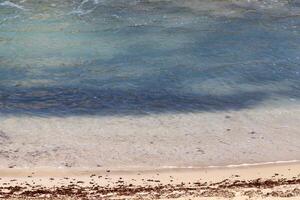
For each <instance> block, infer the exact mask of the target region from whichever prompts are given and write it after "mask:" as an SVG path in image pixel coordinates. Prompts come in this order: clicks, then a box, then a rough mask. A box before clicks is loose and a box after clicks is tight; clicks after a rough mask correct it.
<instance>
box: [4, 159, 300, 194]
mask: <svg viewBox="0 0 300 200" xmlns="http://www.w3.org/2000/svg"><path fill="white" fill-rule="evenodd" d="M0 176H1V177H2V178H1V180H0V185H1V193H0V195H1V197H2V198H6V199H25V198H34V199H45V198H46V199H177V198H178V199H249V198H251V199H300V164H299V163H289V164H269V165H257V166H240V167H222V168H193V169H192V168H173V169H151V170H150V169H125V168H124V169H122V170H121V169H103V168H99V169H97V168H96V169H91V168H90V169H88V168H86V169H83V168H74V169H67V168H65V169H57V168H35V169H17V168H15V169H1V170H0Z"/></svg>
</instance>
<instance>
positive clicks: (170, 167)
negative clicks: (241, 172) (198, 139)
mask: <svg viewBox="0 0 300 200" xmlns="http://www.w3.org/2000/svg"><path fill="white" fill-rule="evenodd" d="M291 163H300V160H286V161H281V160H280V161H274V162H259V163H242V164H232V165H209V166H207V167H197V166H187V167H179V166H162V167H161V168H162V169H206V168H238V167H251V166H252V167H253V166H262V165H274V164H291Z"/></svg>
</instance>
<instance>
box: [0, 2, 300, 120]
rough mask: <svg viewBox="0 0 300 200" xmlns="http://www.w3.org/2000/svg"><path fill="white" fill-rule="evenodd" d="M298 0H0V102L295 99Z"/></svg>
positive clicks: (36, 106)
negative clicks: (233, 1) (234, 0)
mask: <svg viewBox="0 0 300 200" xmlns="http://www.w3.org/2000/svg"><path fill="white" fill-rule="evenodd" d="M299 16H300V3H299V2H298V1H271V0H268V1H259V2H257V1H243V0H241V1H236V2H235V3H232V2H229V1H228V2H226V1H196V0H191V1H183V0H182V1H180V0H177V1H176V0H174V1H159V0H156V1H154V0H153V1H151V0H140V1H137V0H136V1H134V0H122V1H114V0H113V1H108V0H102V1H101V0H84V1H79V0H74V1H72V0H67V1H55V0H52V1H50V0H48V1H34V0H27V1H2V0H0V112H1V113H4V114H30V115H32V114H33V115H35V114H42V115H86V114H87V115H89V114H98V115H112V114H147V113H165V112H201V111H220V110H232V109H234V110H237V109H244V108H254V107H256V106H260V105H264V104H274V105H282V104H288V103H290V102H291V103H295V102H296V103H297V102H298V101H299V99H300V66H299V64H300V45H299V44H300V17H299Z"/></svg>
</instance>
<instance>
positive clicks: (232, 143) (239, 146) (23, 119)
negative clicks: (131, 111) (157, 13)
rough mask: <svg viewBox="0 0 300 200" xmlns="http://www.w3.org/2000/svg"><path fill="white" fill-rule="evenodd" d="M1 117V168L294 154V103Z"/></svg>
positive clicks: (298, 112)
mask: <svg viewBox="0 0 300 200" xmlns="http://www.w3.org/2000/svg"><path fill="white" fill-rule="evenodd" d="M0 120H1V121H0V144H1V150H0V167H36V166H38V167H41V166H45V167H116V166H117V167H120V168H124V167H132V168H135V167H152V168H153V167H155V168H156V167H164V166H177V167H188V166H194V167H203V166H211V165H218V166H224V165H231V164H242V163H260V162H269V161H272V162H273V161H289V160H300V130H299V121H300V106H299V105H293V106H284V107H282V106H278V107H267V108H266V107H262V106H261V107H257V108H255V109H244V110H238V111H222V112H202V113H174V114H172V113H169V114H163V115H159V114H157V115H155V114H149V115H145V116H80V117H79V116H78V117H76V116H75V117H74V116H72V117H67V116H65V117H54V116H52V117H38V116H3V117H1V118H0Z"/></svg>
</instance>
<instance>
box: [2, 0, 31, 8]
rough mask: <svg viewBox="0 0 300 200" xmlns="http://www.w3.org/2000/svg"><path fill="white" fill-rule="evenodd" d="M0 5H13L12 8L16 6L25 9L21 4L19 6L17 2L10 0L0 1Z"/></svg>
mask: <svg viewBox="0 0 300 200" xmlns="http://www.w3.org/2000/svg"><path fill="white" fill-rule="evenodd" d="M0 6H8V7H13V8H18V9H21V10H26V9H25V8H24V7H23V6H20V5H18V4H15V3H13V2H10V1H4V2H2V3H0Z"/></svg>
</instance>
